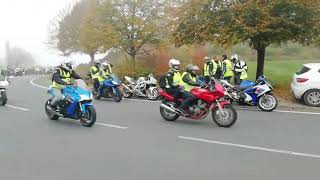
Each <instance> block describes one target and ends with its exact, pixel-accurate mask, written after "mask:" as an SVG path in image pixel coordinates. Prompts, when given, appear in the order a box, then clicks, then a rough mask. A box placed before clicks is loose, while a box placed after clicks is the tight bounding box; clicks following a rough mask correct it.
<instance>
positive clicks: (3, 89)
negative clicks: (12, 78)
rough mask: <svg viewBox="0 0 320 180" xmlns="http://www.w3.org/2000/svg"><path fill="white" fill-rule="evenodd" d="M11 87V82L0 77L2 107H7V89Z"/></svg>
mask: <svg viewBox="0 0 320 180" xmlns="http://www.w3.org/2000/svg"><path fill="white" fill-rule="evenodd" d="M8 86H9V80H8V79H7V78H6V77H4V76H1V75H0V105H1V106H5V105H6V104H7V101H8V97H7V92H6V91H7V88H8Z"/></svg>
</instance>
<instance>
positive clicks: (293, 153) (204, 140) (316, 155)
mask: <svg viewBox="0 0 320 180" xmlns="http://www.w3.org/2000/svg"><path fill="white" fill-rule="evenodd" d="M178 138H180V139H186V140H191V141H198V142H205V143H212V144H219V145H225V146H233V147H239V148H245V149H253V150H259V151H267V152H274V153H281V154H287V155H292V156H303V157H310V158H319V159H320V155H318V154H307V153H300V152H293V151H287V150H279V149H270V148H264V147H257V146H248V145H242V144H233V143H227V142H221V141H211V140H206V139H200V138H193V137H186V136H178Z"/></svg>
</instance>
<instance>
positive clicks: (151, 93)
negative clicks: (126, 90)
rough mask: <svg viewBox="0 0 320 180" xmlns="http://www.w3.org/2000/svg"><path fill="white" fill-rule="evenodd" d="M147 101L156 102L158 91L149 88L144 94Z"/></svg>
mask: <svg viewBox="0 0 320 180" xmlns="http://www.w3.org/2000/svg"><path fill="white" fill-rule="evenodd" d="M146 94H147V98H148V99H149V100H152V101H153V100H156V99H157V98H158V96H159V90H158V89H157V88H149V89H148V90H147V92H146Z"/></svg>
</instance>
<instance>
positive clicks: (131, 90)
mask: <svg viewBox="0 0 320 180" xmlns="http://www.w3.org/2000/svg"><path fill="white" fill-rule="evenodd" d="M122 86H124V87H125V88H126V89H127V90H129V91H130V92H131V93H133V91H132V90H131V89H130V88H129V87H128V86H126V85H125V84H124V83H122Z"/></svg>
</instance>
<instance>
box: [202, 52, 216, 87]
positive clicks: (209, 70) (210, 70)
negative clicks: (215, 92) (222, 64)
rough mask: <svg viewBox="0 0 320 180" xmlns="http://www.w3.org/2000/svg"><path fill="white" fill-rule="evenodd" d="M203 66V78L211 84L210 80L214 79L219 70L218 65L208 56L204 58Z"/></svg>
mask: <svg viewBox="0 0 320 180" xmlns="http://www.w3.org/2000/svg"><path fill="white" fill-rule="evenodd" d="M204 61H205V63H204V66H203V77H204V78H205V81H206V83H209V81H210V78H211V77H214V75H215V74H216V70H217V64H216V63H215V62H214V61H213V60H212V59H211V58H210V57H208V56H206V57H205V58H204Z"/></svg>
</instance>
